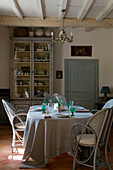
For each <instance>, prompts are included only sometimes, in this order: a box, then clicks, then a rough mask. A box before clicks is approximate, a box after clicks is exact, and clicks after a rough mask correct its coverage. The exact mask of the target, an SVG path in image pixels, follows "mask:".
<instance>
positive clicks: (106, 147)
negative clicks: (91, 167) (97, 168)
mask: <svg viewBox="0 0 113 170" xmlns="http://www.w3.org/2000/svg"><path fill="white" fill-rule="evenodd" d="M107 149H108V144H107V145H105V158H106V163H107V165H108V168H109V169H110V170H112V168H111V166H110V164H109V161H108V155H107Z"/></svg>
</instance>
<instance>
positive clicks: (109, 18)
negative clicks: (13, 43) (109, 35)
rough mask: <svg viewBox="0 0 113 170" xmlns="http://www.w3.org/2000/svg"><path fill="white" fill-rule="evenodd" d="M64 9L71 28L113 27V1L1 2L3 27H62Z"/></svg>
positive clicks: (0, 17) (16, 0) (47, 0)
mask: <svg viewBox="0 0 113 170" xmlns="http://www.w3.org/2000/svg"><path fill="white" fill-rule="evenodd" d="M62 9H66V13H65V18H66V19H65V20H66V26H68V27H69V26H71V27H81V26H84V27H85V26H87V27H113V0H0V25H5V26H22V25H23V26H28V25H29V26H30V25H31V26H48V27H59V26H61V19H62V12H61V10H62ZM36 21H37V22H36ZM28 23H29V24H28Z"/></svg>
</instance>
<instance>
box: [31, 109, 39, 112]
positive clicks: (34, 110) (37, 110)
mask: <svg viewBox="0 0 113 170" xmlns="http://www.w3.org/2000/svg"><path fill="white" fill-rule="evenodd" d="M41 111H42V109H33V110H30V112H41Z"/></svg>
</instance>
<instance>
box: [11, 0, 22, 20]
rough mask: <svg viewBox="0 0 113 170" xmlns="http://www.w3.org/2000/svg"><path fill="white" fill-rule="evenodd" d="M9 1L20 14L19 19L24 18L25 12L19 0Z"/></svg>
mask: <svg viewBox="0 0 113 170" xmlns="http://www.w3.org/2000/svg"><path fill="white" fill-rule="evenodd" d="M9 2H10V4H11V7H12V9H13V11H14V13H15V15H16V16H18V18H19V19H23V17H24V14H23V12H22V10H21V8H20V7H19V5H18V2H17V0H9Z"/></svg>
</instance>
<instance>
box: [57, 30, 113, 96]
mask: <svg viewBox="0 0 113 170" xmlns="http://www.w3.org/2000/svg"><path fill="white" fill-rule="evenodd" d="M66 31H67V33H69V34H70V32H71V31H72V32H73V35H74V41H73V42H72V43H66V44H64V45H61V44H58V43H56V45H55V58H56V62H55V70H64V59H65V58H69V59H78V58H79V59H83V58H84V59H99V92H100V90H101V87H102V86H103V85H108V86H109V87H110V89H111V91H112V94H111V95H113V29H104V28H99V29H94V30H92V31H91V32H85V30H84V28H73V29H71V28H66ZM57 34H58V31H56V30H55V35H57ZM71 45H91V46H92V57H71ZM55 91H56V92H59V93H62V94H64V77H63V79H60V80H59V79H55ZM100 96H101V94H100Z"/></svg>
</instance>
